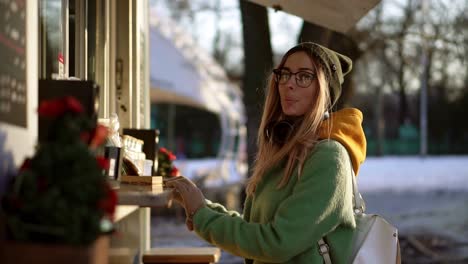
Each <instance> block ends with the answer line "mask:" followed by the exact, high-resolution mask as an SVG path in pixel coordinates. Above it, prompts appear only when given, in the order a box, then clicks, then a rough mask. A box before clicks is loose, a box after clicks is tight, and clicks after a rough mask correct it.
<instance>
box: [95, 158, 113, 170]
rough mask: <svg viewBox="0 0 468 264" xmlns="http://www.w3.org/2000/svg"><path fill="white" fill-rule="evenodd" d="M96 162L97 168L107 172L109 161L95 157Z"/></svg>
mask: <svg viewBox="0 0 468 264" xmlns="http://www.w3.org/2000/svg"><path fill="white" fill-rule="evenodd" d="M96 161H97V164H98V165H99V167H101V168H102V169H103V170H109V166H110V162H109V159H106V158H104V157H96Z"/></svg>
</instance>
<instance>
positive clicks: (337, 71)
mask: <svg viewBox="0 0 468 264" xmlns="http://www.w3.org/2000/svg"><path fill="white" fill-rule="evenodd" d="M298 51H304V52H306V53H308V54H309V55H311V57H312V58H316V59H317V60H316V62H317V63H318V64H319V65H320V66H321V68H322V70H323V72H324V73H325V77H326V78H327V81H328V84H329V86H330V96H331V106H330V107H333V106H334V105H335V103H336V102H337V101H338V98H340V95H341V84H343V81H344V76H345V75H346V74H348V73H349V72H350V71H351V69H352V68H353V61H352V60H351V59H350V58H348V57H346V56H344V55H342V54H340V53H338V52H336V51H333V50H331V49H328V48H325V47H324V46H321V45H319V44H316V43H313V42H303V43H300V44H298V45H297V46H294V47H292V48H291V49H290V50H288V52H286V54H285V55H284V56H285V57H288V56H289V55H291V54H293V53H295V52H298Z"/></svg>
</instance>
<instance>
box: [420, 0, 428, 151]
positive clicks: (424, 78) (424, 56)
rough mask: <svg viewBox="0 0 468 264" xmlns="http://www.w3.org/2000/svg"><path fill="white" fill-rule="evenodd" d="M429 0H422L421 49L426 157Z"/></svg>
mask: <svg viewBox="0 0 468 264" xmlns="http://www.w3.org/2000/svg"><path fill="white" fill-rule="evenodd" d="M428 2H429V0H423V1H422V2H421V11H422V17H423V18H422V19H423V21H422V25H421V33H422V34H421V35H422V49H421V53H422V54H421V68H422V72H421V92H420V103H419V108H420V155H421V157H425V156H426V155H427V77H428V76H427V74H428V72H427V70H426V69H427V37H426V31H425V24H426V23H425V19H426V16H427V10H428V4H429V3H428Z"/></svg>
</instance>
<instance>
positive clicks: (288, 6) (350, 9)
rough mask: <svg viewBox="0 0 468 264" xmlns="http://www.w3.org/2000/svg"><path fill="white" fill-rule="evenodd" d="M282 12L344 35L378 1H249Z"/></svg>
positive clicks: (378, 0)
mask: <svg viewBox="0 0 468 264" xmlns="http://www.w3.org/2000/svg"><path fill="white" fill-rule="evenodd" d="M250 1H251V2H254V3H257V4H259V5H263V6H266V7H271V8H274V9H275V10H282V11H284V12H287V13H290V14H292V15H295V16H298V17H301V18H302V19H304V20H306V21H309V22H311V23H314V24H316V25H320V26H323V27H326V28H329V29H332V30H335V31H338V32H342V33H346V32H347V31H348V30H350V29H351V28H352V27H353V26H354V25H356V23H357V22H358V21H359V20H360V19H361V18H362V17H363V16H365V15H366V14H367V13H368V12H369V11H370V10H371V9H372V8H374V7H375V6H376V5H377V4H378V3H379V2H380V0H250Z"/></svg>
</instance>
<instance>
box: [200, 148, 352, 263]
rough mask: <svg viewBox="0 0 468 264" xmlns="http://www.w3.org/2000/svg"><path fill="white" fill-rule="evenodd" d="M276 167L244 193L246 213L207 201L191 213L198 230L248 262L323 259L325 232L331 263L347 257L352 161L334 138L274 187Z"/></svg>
mask: <svg viewBox="0 0 468 264" xmlns="http://www.w3.org/2000/svg"><path fill="white" fill-rule="evenodd" d="M281 177H282V170H281V169H280V168H274V169H272V170H271V171H270V172H269V173H267V174H266V175H265V177H264V178H263V180H262V181H261V182H260V183H259V184H258V186H257V189H256V192H255V195H254V196H253V197H251V196H249V197H248V198H247V199H246V202H245V206H244V215H243V216H241V215H239V214H238V213H236V212H232V211H227V210H226V209H225V208H224V207H222V206H221V205H219V204H214V203H208V204H207V206H206V207H203V208H201V209H199V210H198V211H197V213H196V214H195V216H194V227H195V231H196V232H197V234H198V235H199V236H200V237H202V238H203V239H205V240H206V241H208V242H209V243H211V244H213V245H215V246H217V247H219V248H221V249H223V250H225V251H227V252H230V253H232V254H234V255H237V256H241V257H244V258H245V261H246V263H255V264H260V263H317V264H318V263H323V258H322V256H320V254H319V252H318V246H317V242H318V240H319V239H320V238H322V237H323V236H325V240H326V241H327V243H328V244H329V245H330V247H331V258H332V261H333V263H334V264H339V263H347V259H348V257H349V254H350V253H351V252H350V250H351V240H352V236H353V230H354V228H355V221H354V216H353V209H352V181H351V165H350V161H349V156H348V152H347V151H346V149H345V148H344V147H343V146H342V145H341V144H340V143H338V142H336V141H333V140H330V141H322V142H320V143H319V144H317V145H316V147H315V148H314V151H312V153H311V154H310V155H309V157H308V159H307V160H306V162H305V164H304V168H303V171H302V176H301V177H300V178H298V177H297V175H293V176H292V177H291V179H290V180H289V182H288V184H287V185H286V186H284V187H282V188H281V189H278V188H277V185H278V182H279V181H280V180H281Z"/></svg>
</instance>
